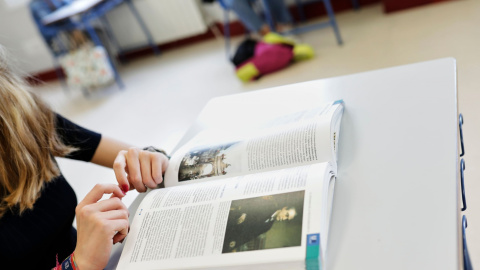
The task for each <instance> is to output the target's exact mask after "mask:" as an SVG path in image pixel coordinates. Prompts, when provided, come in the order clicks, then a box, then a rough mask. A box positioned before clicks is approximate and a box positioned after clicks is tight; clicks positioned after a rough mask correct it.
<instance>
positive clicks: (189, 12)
mask: <svg viewBox="0 0 480 270" xmlns="http://www.w3.org/2000/svg"><path fill="white" fill-rule="evenodd" d="M79 1H82V0H79ZM26 3H27V1H25V0H15V1H13V0H0V44H2V45H4V46H6V47H7V48H8V49H9V51H10V52H11V54H12V56H13V58H15V59H16V60H18V61H19V64H18V65H19V67H20V68H21V69H22V70H23V71H25V72H29V73H36V72H41V71H46V70H50V69H52V68H53V62H52V58H51V55H50V52H49V50H48V49H47V47H46V45H45V44H44V42H43V39H42V38H41V36H40V34H39V33H38V30H37V27H36V25H35V23H34V22H33V20H32V18H31V16H30V11H29V9H28V6H27V4H26ZM134 4H135V6H136V7H137V9H138V11H139V12H140V14H141V15H142V17H143V19H144V21H145V22H146V24H147V26H148V27H149V29H150V31H151V32H152V35H153V38H154V40H155V42H157V43H165V42H169V41H173V40H176V39H181V38H185V37H188V36H193V35H197V34H201V33H203V32H205V31H206V30H207V27H206V25H205V23H204V20H203V16H202V13H201V12H200V7H199V1H198V0H134ZM108 18H109V20H110V22H111V24H112V28H113V31H114V33H115V35H116V36H117V38H118V40H119V42H120V45H121V46H122V47H130V46H138V45H144V44H146V38H145V36H144V34H143V32H142V31H141V30H140V28H139V26H138V23H137V22H136V20H135V19H134V17H133V15H132V14H131V12H130V10H129V9H128V8H127V7H126V5H122V6H120V7H119V8H117V9H115V10H113V11H112V12H111V13H109V14H108Z"/></svg>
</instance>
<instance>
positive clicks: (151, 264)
mask: <svg viewBox="0 0 480 270" xmlns="http://www.w3.org/2000/svg"><path fill="white" fill-rule="evenodd" d="M343 108H344V105H343V102H342V101H334V102H330V103H328V104H325V105H323V106H321V107H317V108H313V109H312V108H310V109H308V110H304V111H297V112H294V113H291V112H289V113H288V114H286V115H271V116H269V117H266V118H265V117H264V118H262V117H258V118H255V119H253V118H252V119H250V120H251V121H249V120H248V119H247V121H244V122H243V123H242V124H239V125H238V126H236V127H232V126H230V127H229V128H227V129H222V128H208V129H205V130H203V131H202V132H199V133H198V134H197V135H196V136H195V137H193V139H191V140H190V141H188V142H187V143H185V144H184V145H183V146H181V147H180V148H179V149H178V150H177V151H175V153H174V154H173V155H172V157H171V160H170V165H169V167H168V169H167V172H166V173H165V177H164V179H165V188H162V189H156V190H152V191H150V192H149V193H148V194H147V195H146V197H145V198H144V199H143V200H142V202H141V203H140V205H139V207H138V209H137V211H136V213H135V217H134V219H133V222H132V224H131V227H130V232H129V234H128V236H127V238H126V243H125V247H124V249H123V252H122V255H121V257H120V260H119V263H118V268H117V269H211V268H218V269H226V268H228V269H237V268H238V269H243V268H248V267H249V268H251V267H254V268H255V269H263V268H264V269H273V268H272V267H275V269H307V268H308V269H321V268H322V267H321V266H322V264H323V263H324V261H323V260H324V258H325V253H326V246H327V240H328V226H329V221H330V212H331V205H332V200H333V190H334V184H335V176H336V172H337V149H338V139H339V130H340V122H341V118H342V114H343ZM259 119H260V120H259ZM219 126H222V125H219Z"/></svg>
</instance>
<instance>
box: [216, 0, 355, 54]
mask: <svg viewBox="0 0 480 270" xmlns="http://www.w3.org/2000/svg"><path fill="white" fill-rule="evenodd" d="M321 1H322V2H323V3H324V5H325V9H326V10H327V15H328V17H329V20H328V21H327V22H321V23H316V24H313V25H307V26H298V27H294V29H292V30H290V31H287V32H283V33H282V34H286V35H289V34H300V33H304V32H307V31H311V30H315V29H320V28H324V27H329V26H330V27H332V28H333V31H334V33H335V37H336V39H337V43H338V45H342V44H343V40H342V37H341V36H340V31H339V29H338V25H337V22H336V20H335V13H334V12H333V8H332V5H331V3H330V0H321ZM218 2H219V4H220V6H221V7H222V9H223V11H224V21H223V29H224V36H225V51H226V55H227V58H228V59H230V58H231V55H230V27H229V26H230V19H229V12H230V9H229V8H228V6H227V5H226V4H225V3H224V1H223V0H218ZM295 2H296V5H297V7H298V9H299V13H300V17H301V18H302V20H305V15H304V13H303V5H304V4H305V3H303V2H302V1H301V0H295ZM261 3H262V6H263V9H264V17H265V20H266V22H267V23H268V24H269V26H270V28H271V29H274V30H275V18H273V15H272V13H271V12H270V10H269V9H268V4H267V3H266V1H265V0H261ZM352 3H353V5H354V8H355V9H358V0H352Z"/></svg>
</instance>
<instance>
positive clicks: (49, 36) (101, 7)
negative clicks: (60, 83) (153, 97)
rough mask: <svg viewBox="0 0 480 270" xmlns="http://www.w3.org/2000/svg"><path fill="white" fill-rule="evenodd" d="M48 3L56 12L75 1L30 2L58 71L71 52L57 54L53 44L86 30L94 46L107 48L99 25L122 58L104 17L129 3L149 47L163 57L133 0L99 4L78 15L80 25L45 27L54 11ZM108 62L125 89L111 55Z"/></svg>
mask: <svg viewBox="0 0 480 270" xmlns="http://www.w3.org/2000/svg"><path fill="white" fill-rule="evenodd" d="M47 1H48V2H53V3H56V4H55V7H54V8H63V7H66V6H68V4H69V3H71V1H72V0H33V1H31V2H30V10H31V13H32V17H33V18H34V21H35V23H36V24H37V27H38V29H39V31H40V34H41V35H42V37H43V38H44V40H45V42H46V43H47V45H48V47H49V48H50V49H51V52H52V55H53V56H54V62H55V66H56V67H58V60H57V58H58V57H59V56H61V55H62V54H64V53H66V52H68V50H67V48H66V46H64V48H65V49H63V50H59V51H55V50H54V48H52V46H51V45H52V41H53V40H56V39H58V35H59V34H60V33H61V32H63V31H71V30H74V29H81V30H85V31H86V32H87V33H88V35H89V36H90V38H91V40H92V42H93V43H94V44H95V46H103V47H105V48H106V46H104V44H103V42H102V40H101V39H100V37H99V36H98V35H97V32H96V30H95V28H94V23H99V24H100V26H101V27H102V28H103V29H104V30H105V33H106V35H107V37H108V38H109V40H110V41H111V42H112V43H113V45H114V46H115V47H116V49H117V51H118V53H119V55H120V56H122V55H123V53H124V52H125V50H122V48H121V47H120V45H119V43H118V41H117V39H116V38H115V36H114V34H113V31H112V28H111V25H110V24H109V22H108V20H107V18H106V16H105V15H106V14H107V13H108V12H109V11H111V10H112V9H114V8H116V7H118V6H119V5H120V4H122V3H126V4H127V5H128V7H129V9H130V11H131V12H132V13H133V15H134V17H135V19H136V20H137V22H138V23H139V25H140V27H141V28H142V30H143V32H144V33H145V35H146V37H147V40H148V44H149V45H150V47H151V48H152V50H153V52H154V53H155V54H157V55H158V54H160V50H159V49H158V47H157V46H156V45H155V43H154V41H153V38H152V35H151V34H150V31H149V30H148V28H147V27H146V25H145V23H144V21H143V20H142V18H141V16H140V14H139V13H138V11H137V9H136V8H135V6H134V4H133V2H132V0H104V1H101V2H99V3H98V4H96V5H95V6H93V7H91V8H90V9H88V10H87V11H85V12H84V13H81V14H79V16H80V20H79V21H78V22H74V21H73V20H71V19H70V18H67V19H64V20H62V21H60V22H58V23H54V24H52V25H44V24H43V23H42V18H43V17H44V16H46V15H48V14H49V13H51V12H53V11H54V10H55V9H54V8H52V6H51V5H52V4H49V3H47ZM108 61H109V62H110V64H111V66H112V68H113V71H114V76H115V81H116V83H117V85H118V86H119V88H123V87H124V84H123V82H122V80H121V78H120V75H119V73H118V70H117V68H116V65H115V64H114V62H113V61H112V59H111V57H110V55H109V58H108ZM56 70H58V69H56ZM57 75H59V72H57ZM59 78H60V79H62V78H63V76H62V75H60V76H59ZM65 86H66V85H65Z"/></svg>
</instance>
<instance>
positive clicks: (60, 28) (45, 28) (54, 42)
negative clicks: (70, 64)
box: [29, 0, 82, 89]
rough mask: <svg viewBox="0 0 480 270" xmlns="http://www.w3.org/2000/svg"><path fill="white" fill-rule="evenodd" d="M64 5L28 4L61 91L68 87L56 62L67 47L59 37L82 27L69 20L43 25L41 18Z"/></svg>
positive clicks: (54, 3)
mask: <svg viewBox="0 0 480 270" xmlns="http://www.w3.org/2000/svg"><path fill="white" fill-rule="evenodd" d="M65 3H66V2H65ZM65 3H62V2H58V1H51V2H50V3H48V2H46V1H44V0H33V1H31V2H30V3H29V9H30V13H31V15H32V18H33V20H34V22H35V24H36V25H37V28H38V30H39V32H40V35H41V36H42V38H43V40H44V42H45V43H46V45H47V48H48V49H49V50H50V53H51V54H52V56H53V64H54V68H55V72H56V74H57V77H58V78H59V79H60V82H61V84H62V86H63V89H68V86H67V84H66V83H65V81H64V79H65V78H64V75H63V72H62V71H61V67H60V64H59V62H58V57H59V56H61V55H63V54H65V53H68V45H66V44H65V43H64V42H63V41H64V40H62V38H61V37H60V33H62V32H69V31H72V30H75V29H82V26H81V25H79V24H78V23H76V22H74V21H72V20H69V19H65V20H62V21H60V22H58V23H55V24H51V25H44V24H43V23H42V18H43V17H45V16H46V15H48V14H50V13H52V12H53V11H55V10H56V9H57V8H60V7H61V6H62V4H65Z"/></svg>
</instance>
